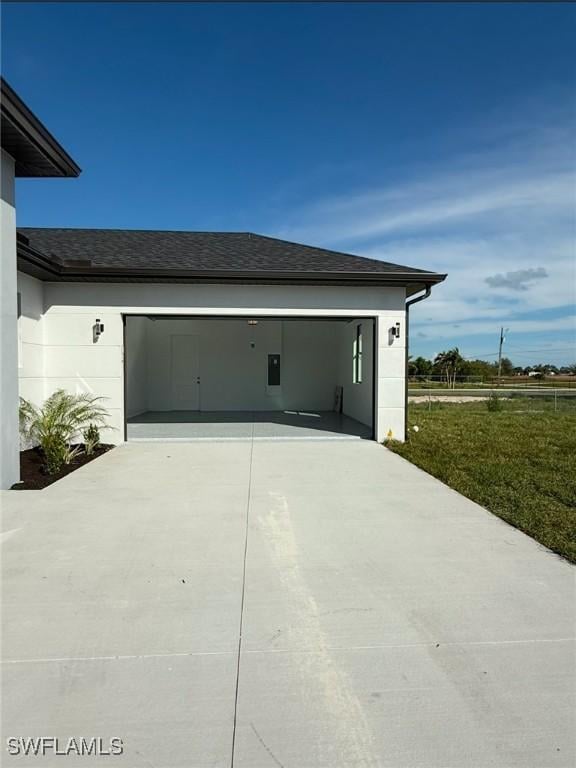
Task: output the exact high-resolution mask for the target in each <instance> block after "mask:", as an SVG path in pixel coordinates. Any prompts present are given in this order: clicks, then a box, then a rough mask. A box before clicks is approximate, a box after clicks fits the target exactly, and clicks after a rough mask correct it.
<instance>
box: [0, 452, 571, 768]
mask: <svg viewBox="0 0 576 768" xmlns="http://www.w3.org/2000/svg"><path fill="white" fill-rule="evenodd" d="M2 504H3V534H2V549H3V562H2V567H3V590H4V594H3V608H2V611H3V615H2V619H3V637H2V640H3V644H2V645H3V657H4V662H3V668H2V669H3V738H4V739H6V738H9V737H19V736H31V737H39V736H53V737H59V739H60V742H59V748H60V749H61V750H62V749H65V748H67V745H68V740H69V739H70V738H71V737H76V738H77V739H80V738H81V737H84V738H86V739H88V740H89V739H90V738H92V737H101V738H102V739H103V740H104V745H106V744H107V743H108V740H109V739H110V738H112V737H118V738H120V739H122V741H123V744H124V754H123V755H122V756H116V757H113V756H109V757H102V758H101V760H100V759H97V758H94V757H90V758H80V757H69V758H68V759H66V758H64V757H61V756H54V754H53V752H50V753H48V756H46V757H44V758H40V757H28V758H24V757H12V758H11V757H9V755H8V754H7V752H6V746H5V744H4V743H2V745H1V747H2V758H0V761H1V762H2V765H5V766H10V765H18V766H37V765H54V766H55V765H58V766H63V765H71V766H75V767H76V766H81V765H86V764H92V763H95V762H96V763H100V762H103V763H105V764H107V765H119V766H120V765H122V766H134V768H137V767H139V766H148V767H150V766H159V767H161V768H177V767H178V768H199V767H200V766H227V767H230V766H234V767H235V768H268V767H270V768H277V767H278V766H281V767H282V768H316V767H319V766H323V767H325V768H340V767H343V766H346V767H348V766H350V768H352V767H354V768H356V767H359V766H361V767H368V766H385V767H386V768H388V767H389V768H404V767H408V766H418V767H420V768H432V767H434V768H472V767H474V768H488V766H497V767H498V768H510V767H512V766H518V768H548V767H552V766H564V767H565V768H568V767H570V768H572V766H573V765H574V761H575V748H574V733H575V730H574V726H575V725H576V723H575V720H574V682H575V675H574V646H573V644H572V641H571V639H570V638H571V637H572V636H573V634H574V597H575V590H574V571H573V569H572V567H571V566H569V565H568V564H567V563H566V562H564V561H562V560H560V559H559V558H557V557H556V556H554V555H552V554H550V553H549V552H547V551H546V550H544V549H542V548H541V547H539V546H538V545H537V544H536V543H535V542H533V541H532V540H531V539H529V538H528V537H526V536H524V535H523V534H521V533H519V532H517V531H515V530H514V529H512V528H510V527H509V526H507V525H506V524H505V523H503V522H501V521H499V520H498V519H497V518H495V517H493V516H492V515H490V514H489V513H488V512H486V511H485V510H483V509H482V508H480V507H478V506H476V505H475V504H473V503H471V502H469V501H467V500H466V499H464V498H463V497H462V496H459V495H458V494H457V493H455V492H453V491H451V490H449V489H448V488H446V487H445V486H443V485H442V484H441V483H439V482H437V481H436V480H434V479H432V478H431V477H429V476H428V475H426V474H425V473H423V472H421V471H419V470H417V469H416V468H414V467H413V466H412V465H410V464H409V463H407V462H405V461H404V460H403V459H401V458H399V457H397V456H395V455H393V454H391V453H389V452H387V451H386V450H385V449H384V448H382V447H380V446H378V445H376V444H374V443H370V442H366V441H361V440H358V441H327V442H321V441H312V442H305V441H303V442H298V441H287V442H281V441H277V442H264V441H260V442H257V441H254V442H252V441H246V442H220V443H219V442H204V443H188V444H186V443H179V444H162V443H151V444H146V443H136V444H128V445H123V446H121V447H120V448H117V449H116V450H114V451H112V452H111V453H109V454H107V455H106V456H104V457H103V458H101V459H98V460H97V461H95V462H94V463H93V464H91V465H88V466H87V467H85V468H83V469H81V470H79V471H77V472H76V473H74V474H73V475H71V476H69V477H68V478H65V479H64V480H62V481H60V482H59V483H57V484H55V485H54V486H52V487H50V488H48V489H46V490H44V491H41V492H6V493H4V494H3V496H2Z"/></svg>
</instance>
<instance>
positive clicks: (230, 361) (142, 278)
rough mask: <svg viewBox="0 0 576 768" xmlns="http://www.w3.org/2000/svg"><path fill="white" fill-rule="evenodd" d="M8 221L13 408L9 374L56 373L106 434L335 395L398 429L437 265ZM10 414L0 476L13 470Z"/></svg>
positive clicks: (334, 402)
mask: <svg viewBox="0 0 576 768" xmlns="http://www.w3.org/2000/svg"><path fill="white" fill-rule="evenodd" d="M44 130H45V129H44ZM3 137H4V134H3ZM3 141H4V138H3ZM6 152H7V153H8V155H10V156H11V158H13V160H12V161H11V162H12V163H14V162H15V168H16V175H18V158H17V157H16V156H15V154H14V153H15V152H16V149H15V148H13V149H12V150H11V149H10V148H9V147H7V148H6ZM3 157H4V150H3ZM71 163H72V161H70V160H69V161H68V168H67V170H68V173H61V174H60V175H77V172H78V169H77V166H75V165H72V164H71ZM73 170H75V172H74V173H73V172H72V171H73ZM3 205H4V203H3ZM5 237H6V238H7V239H8V240H9V241H10V243H11V245H10V248H9V249H8V251H7V252H6V253H4V247H3V261H5V262H6V265H7V266H6V267H5V266H4V265H3V269H6V270H7V273H8V272H9V273H10V275H11V277H10V280H9V285H8V286H7V287H6V286H4V284H3V291H5V292H6V295H7V298H8V302H7V304H6V306H7V307H8V308H9V311H8V313H7V320H8V321H7V323H6V329H5V330H6V339H4V336H3V341H2V369H3V374H2V375H3V377H4V371H5V369H6V381H7V382H8V384H9V386H7V387H3V390H2V408H3V412H5V413H8V414H9V415H10V420H11V422H12V421H13V420H14V419H15V414H16V411H17V386H19V392H20V395H21V396H23V397H26V398H27V399H30V400H32V401H34V402H36V403H40V402H42V401H43V400H44V399H45V398H46V397H47V396H49V395H50V393H51V392H53V391H55V390H56V389H59V388H65V389H67V390H70V391H88V392H91V393H94V394H95V395H99V396H103V397H106V398H107V402H106V407H107V408H108V410H109V412H110V417H111V426H112V427H114V431H113V432H111V433H110V435H108V436H107V440H109V441H110V442H121V441H123V440H125V439H130V437H131V433H130V425H131V424H132V423H133V421H134V420H138V419H139V417H140V415H141V414H150V413H154V414H158V413H160V414H162V413H167V412H170V413H174V414H176V417H175V419H173V420H172V421H173V422H174V423H176V424H179V425H180V426H181V424H182V423H184V424H185V423H187V422H188V421H190V420H189V419H188V417H187V415H190V414H197V413H209V414H211V416H210V418H213V419H214V420H218V419H219V418H221V419H222V420H226V419H227V418H232V415H233V414H241V413H245V412H251V413H254V412H255V413H266V414H272V415H273V414H285V413H286V412H288V413H291V414H301V413H305V414H309V415H314V416H317V417H318V418H320V417H321V415H322V414H327V413H334V411H335V410H336V411H341V412H342V414H343V417H346V418H347V419H349V421H350V423H354V424H356V425H361V426H363V427H364V432H363V433H362V434H363V436H369V437H373V438H374V439H376V440H383V439H384V438H386V436H388V435H393V436H394V437H395V438H397V439H400V440H402V439H403V438H404V431H405V412H406V408H405V402H406V353H407V334H408V307H409V306H410V304H411V303H414V302H415V301H419V300H421V299H423V298H426V297H427V296H428V295H429V294H430V290H431V287H432V286H433V285H435V284H437V283H439V282H440V281H442V280H443V279H444V278H445V275H441V274H436V273H433V272H427V271H424V270H420V269H414V268H411V267H403V266H399V265H396V264H389V263H386V262H382V261H378V260H375V259H367V258H362V257H359V256H355V255H351V254H346V253H339V252H336V251H331V250H326V249H323V248H317V247H313V246H308V245H301V244H298V243H292V242H287V241H284V240H279V239H276V238H271V237H265V236H262V235H256V234H252V233H246V232H184V231H173V232H158V231H149V230H136V231H134V230H106V229H38V228H22V229H19V230H18V232H17V235H16V234H15V232H14V231H13V224H12V225H11V226H10V227H8V228H7V230H6V231H4V229H3V232H2V239H3V244H4V238H5ZM16 267H17V270H18V277H17V284H16ZM12 276H13V277H12ZM17 316H18V317H17ZM5 350H6V356H5ZM18 379H19V385H18V381H17V380H18ZM140 421H141V422H142V423H146V419H145V418H144V419H140ZM191 421H193V419H192V420H191ZM13 429H14V427H13V426H12V424H11V425H10V430H9V434H8V435H5V434H4V430H3V434H2V440H3V441H4V442H3V446H2V451H3V457H5V459H4V458H3V464H4V461H5V462H6V463H5V466H3V478H2V483H3V487H9V485H10V484H11V483H13V482H15V480H17V477H16V469H15V461H16V457H17V453H16V442H15V438H14V435H13V434H12V432H13ZM175 429H176V427H175ZM139 434H142V432H140V433H139ZM164 434H165V436H167V437H175V436H177V434H176V432H174V433H173V434H170V433H164ZM178 434H180V435H182V434H183V433H182V431H180V432H179V433H178ZM359 434H360V433H359Z"/></svg>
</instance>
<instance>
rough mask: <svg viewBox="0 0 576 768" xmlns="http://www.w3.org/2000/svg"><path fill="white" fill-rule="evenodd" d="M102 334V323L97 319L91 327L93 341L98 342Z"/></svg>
mask: <svg viewBox="0 0 576 768" xmlns="http://www.w3.org/2000/svg"><path fill="white" fill-rule="evenodd" d="M103 333H104V323H101V322H100V320H99V319H98V318H96V322H95V323H94V325H93V326H92V337H93V339H94V342H96V341H98V339H99V338H100V336H101V335H102V334H103Z"/></svg>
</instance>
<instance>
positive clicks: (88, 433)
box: [82, 424, 100, 456]
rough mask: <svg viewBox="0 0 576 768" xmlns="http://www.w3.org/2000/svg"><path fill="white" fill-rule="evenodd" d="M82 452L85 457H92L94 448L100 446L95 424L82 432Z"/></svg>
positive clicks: (98, 432) (98, 431) (98, 433)
mask: <svg viewBox="0 0 576 768" xmlns="http://www.w3.org/2000/svg"><path fill="white" fill-rule="evenodd" d="M82 437H83V438H84V450H85V451H86V455H87V456H92V454H93V453H94V451H95V450H96V448H98V446H99V445H100V430H99V429H98V427H97V426H96V424H90V425H89V426H88V427H87V428H86V429H85V430H84V431H83V432H82Z"/></svg>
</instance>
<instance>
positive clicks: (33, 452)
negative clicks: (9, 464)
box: [12, 445, 114, 491]
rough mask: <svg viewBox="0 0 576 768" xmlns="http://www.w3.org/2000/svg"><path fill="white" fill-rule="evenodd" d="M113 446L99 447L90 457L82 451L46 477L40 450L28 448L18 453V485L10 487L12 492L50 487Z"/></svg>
mask: <svg viewBox="0 0 576 768" xmlns="http://www.w3.org/2000/svg"><path fill="white" fill-rule="evenodd" d="M111 448H114V446H113V445H99V446H98V448H96V450H95V451H94V453H93V454H92V455H91V456H87V455H86V454H85V453H84V449H82V450H81V451H80V453H78V455H77V456H75V458H74V459H73V461H71V462H70V464H66V465H65V466H64V468H63V469H62V470H61V471H60V472H58V473H57V474H55V475H48V474H47V473H46V468H45V466H44V456H43V454H42V451H41V450H40V448H30V449H29V450H27V451H20V477H21V480H20V482H19V483H15V484H14V485H13V486H12V490H13V491H41V490H42V488H46V486H47V485H52V483H55V482H56V481H57V480H60V479H61V478H63V477H65V476H66V475H69V474H70V472H74V470H75V469H79V468H80V467H83V466H84V464H88V463H89V462H91V461H93V460H94V459H97V458H98V457H99V456H102V454H104V453H107V451H109V450H110V449H111Z"/></svg>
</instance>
